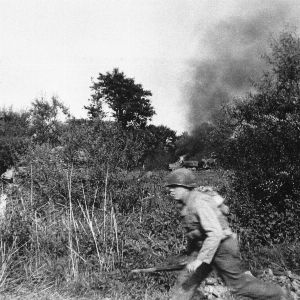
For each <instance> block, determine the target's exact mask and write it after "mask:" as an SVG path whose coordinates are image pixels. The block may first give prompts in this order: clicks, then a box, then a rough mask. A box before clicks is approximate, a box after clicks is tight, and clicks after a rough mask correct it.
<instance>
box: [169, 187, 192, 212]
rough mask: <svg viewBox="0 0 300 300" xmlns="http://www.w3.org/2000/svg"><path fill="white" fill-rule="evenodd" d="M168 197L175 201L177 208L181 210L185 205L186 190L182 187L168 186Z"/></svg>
mask: <svg viewBox="0 0 300 300" xmlns="http://www.w3.org/2000/svg"><path fill="white" fill-rule="evenodd" d="M169 191H170V196H171V197H172V198H173V199H174V200H176V203H177V207H178V208H181V207H182V206H183V205H184V204H185V199H186V197H187V193H188V190H187V189H186V188H184V187H182V186H170V187H169Z"/></svg>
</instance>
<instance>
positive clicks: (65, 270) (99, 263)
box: [0, 170, 297, 300]
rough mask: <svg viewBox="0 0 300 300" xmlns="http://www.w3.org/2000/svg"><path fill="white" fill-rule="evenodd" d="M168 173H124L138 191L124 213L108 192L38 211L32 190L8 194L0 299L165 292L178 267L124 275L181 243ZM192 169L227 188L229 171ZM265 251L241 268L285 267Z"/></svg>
mask: <svg viewBox="0 0 300 300" xmlns="http://www.w3.org/2000/svg"><path fill="white" fill-rule="evenodd" d="M166 174H167V172H165V171H162V172H157V173H153V174H152V176H151V177H149V178H144V179H143V180H141V181H139V182H137V181H136V177H135V176H131V175H130V176H128V177H131V179H130V180H129V181H128V182H127V186H126V187H122V188H123V190H122V191H123V192H124V193H125V191H126V193H128V195H132V191H133V192H134V193H136V191H137V185H139V187H138V191H139V193H140V195H139V199H138V202H137V203H136V205H135V206H134V207H133V208H132V210H131V211H129V212H127V213H121V212H120V211H118V207H117V206H116V205H114V203H113V201H112V199H110V198H109V197H108V196H107V195H109V191H106V194H104V198H103V202H102V203H101V206H98V207H95V206H91V207H88V206H87V205H86V206H85V205H84V204H80V203H78V205H75V204H74V203H73V202H72V201H71V200H72V198H71V196H70V198H69V203H67V205H65V206H57V205H53V204H49V205H48V206H45V207H43V214H37V212H36V211H35V210H33V209H32V206H31V203H32V201H34V195H32V193H29V192H28V191H26V190H23V191H21V192H20V191H19V192H18V191H15V192H14V193H11V195H10V197H11V199H10V200H11V204H10V211H9V213H8V215H7V217H6V222H5V224H2V228H1V231H2V235H1V236H2V238H1V243H0V253H1V259H2V265H1V270H0V272H1V273H0V291H1V296H0V299H11V300H15V299H28V300H29V299H42V300H43V299H45V300H46V299H49V300H52V299H53V300H54V299H62V300H68V299H70V300H71V299H72V300H73V299H80V300H85V299H91V300H93V299H107V300H108V299H110V300H121V299H124V300H126V299H148V300H154V299H155V300H156V299H167V298H168V294H169V290H170V289H171V287H172V286H173V284H174V282H175V278H176V274H173V273H161V274H146V275H145V274H144V275H143V274H139V275H135V276H129V272H130V270H131V269H133V268H140V267H149V266H153V265H156V264H160V263H162V262H164V261H165V260H166V259H167V258H168V257H169V256H170V255H177V254H178V253H180V252H181V251H182V250H183V249H184V247H185V240H184V234H183V231H182V228H181V226H180V222H179V218H178V212H177V211H176V209H175V206H174V203H173V202H172V200H171V199H169V197H168V195H167V193H166V190H165V188H164V187H163V182H164V181H163V179H164V177H165V175H166ZM196 175H197V180H198V183H199V185H211V186H213V187H215V188H216V189H218V190H220V191H221V192H222V194H223V195H226V193H227V192H228V189H229V185H228V175H229V174H228V173H227V172H224V171H220V170H205V171H200V172H197V173H196ZM131 187H132V189H133V190H132V191H131V190H130V188H131ZM126 201H130V199H126ZM268 251H269V252H268ZM268 251H266V250H265V252H263V251H262V252H261V253H260V254H256V253H254V252H253V253H252V255H248V256H247V255H245V257H246V258H247V259H248V260H247V267H251V266H255V268H256V269H259V268H262V267H263V268H266V267H274V266H275V265H280V267H286V263H285V261H284V259H283V256H282V255H281V254H279V255H278V248H276V251H275V250H274V249H269V250H268ZM295 251H297V248H295ZM274 253H277V255H274ZM222 297H223V298H219V299H224V300H226V299H228V300H229V299H232V298H231V297H230V296H228V294H226V295H225V296H224V295H223V296H222Z"/></svg>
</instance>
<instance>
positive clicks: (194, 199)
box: [188, 191, 207, 207]
mask: <svg viewBox="0 0 300 300" xmlns="http://www.w3.org/2000/svg"><path fill="white" fill-rule="evenodd" d="M188 203H189V206H191V207H199V206H204V207H206V206H207V195H206V194H205V193H203V192H200V191H193V192H191V194H190V197H189V201H188Z"/></svg>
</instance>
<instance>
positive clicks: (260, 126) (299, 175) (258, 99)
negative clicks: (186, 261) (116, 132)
mask: <svg viewBox="0 0 300 300" xmlns="http://www.w3.org/2000/svg"><path fill="white" fill-rule="evenodd" d="M271 50H272V51H271V54H270V55H269V56H267V57H266V58H267V61H268V62H269V64H270V68H269V70H268V71H266V73H265V75H264V77H263V78H262V80H261V81H260V82H258V83H256V85H255V87H256V93H254V94H249V95H248V96H247V97H246V98H245V99H244V101H242V102H241V101H239V102H237V103H236V104H235V105H234V106H232V107H230V109H228V113H229V117H230V118H231V120H232V123H233V122H234V123H235V126H234V130H233V132H232V134H231V136H230V138H228V139H227V140H226V143H225V147H224V150H225V151H224V152H223V159H224V160H223V162H224V164H225V165H226V166H227V167H230V168H231V169H233V170H234V171H235V177H234V178H233V179H234V182H233V188H234V190H235V192H236V193H238V196H234V195H233V197H232V206H233V209H234V211H235V213H236V214H237V216H238V217H239V222H240V224H239V226H240V227H243V228H251V235H250V237H251V238H252V239H253V240H257V241H260V242H263V243H265V242H266V241H273V242H282V241H284V240H285V241H286V240H292V239H294V237H295V236H297V232H298V231H299V224H300V222H299V213H300V205H299V201H298V199H299V195H300V185H299V182H300V180H299V179H300V167H299V166H300V164H299V163H300V152H299V151H298V149H299V147H300V144H299V143H300V118H299V111H300V90H299V82H300V81H299V80H300V55H299V53H300V43H299V38H298V37H297V36H296V35H295V34H294V33H290V32H283V33H282V34H281V35H280V36H279V38H278V40H274V41H273V43H272V45H271ZM232 123H231V125H232ZM229 132H230V130H229Z"/></svg>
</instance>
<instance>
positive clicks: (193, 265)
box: [186, 259, 202, 272]
mask: <svg viewBox="0 0 300 300" xmlns="http://www.w3.org/2000/svg"><path fill="white" fill-rule="evenodd" d="M201 265H202V261H201V260H199V259H196V260H193V261H192V262H190V263H188V264H187V265H186V269H187V271H188V272H195V271H196V270H197V269H198V268H199V267H200V266H201Z"/></svg>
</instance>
